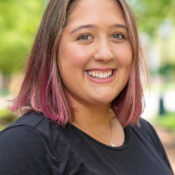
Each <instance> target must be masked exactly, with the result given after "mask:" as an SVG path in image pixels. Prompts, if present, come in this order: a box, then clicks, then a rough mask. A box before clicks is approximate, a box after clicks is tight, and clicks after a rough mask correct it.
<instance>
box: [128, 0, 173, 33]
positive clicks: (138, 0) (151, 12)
mask: <svg viewBox="0 0 175 175" xmlns="http://www.w3.org/2000/svg"><path fill="white" fill-rule="evenodd" d="M127 1H128V3H129V4H130V5H131V6H132V7H133V8H132V9H133V10H134V12H135V14H136V18H137V21H138V26H139V29H140V30H141V31H143V32H146V33H148V34H150V35H151V36H153V35H155V34H157V32H158V28H159V25H160V24H161V23H162V21H163V20H164V19H170V20H171V21H173V22H175V11H174V9H175V1H174V0H127Z"/></svg>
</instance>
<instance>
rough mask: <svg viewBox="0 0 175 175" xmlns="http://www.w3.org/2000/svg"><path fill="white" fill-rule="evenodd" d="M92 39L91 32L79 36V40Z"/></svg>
mask: <svg viewBox="0 0 175 175" xmlns="http://www.w3.org/2000/svg"><path fill="white" fill-rule="evenodd" d="M91 39H92V36H91V35H89V34H84V35H81V36H80V37H78V40H82V41H89V40H91Z"/></svg>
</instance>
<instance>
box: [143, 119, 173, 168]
mask: <svg viewBox="0 0 175 175" xmlns="http://www.w3.org/2000/svg"><path fill="white" fill-rule="evenodd" d="M141 123H142V124H141V125H143V126H144V127H145V129H146V130H147V134H148V135H149V138H150V139H151V141H152V143H153V144H154V145H155V147H156V149H157V150H158V151H159V154H160V155H161V156H162V158H163V159H164V161H165V162H166V164H167V165H168V167H169V168H170V169H171V170H172V168H171V165H170V163H169V160H168V157H167V154H166V152H165V149H164V147H163V144H162V142H161V140H160V138H159V136H158V134H157V132H156V130H155V129H154V127H153V126H152V125H151V124H150V123H149V122H148V121H146V120H144V119H142V122H141Z"/></svg>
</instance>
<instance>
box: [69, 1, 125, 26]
mask: <svg viewBox="0 0 175 175" xmlns="http://www.w3.org/2000/svg"><path fill="white" fill-rule="evenodd" d="M112 21H113V23H116V22H118V23H121V24H125V20H124V17H123V12H122V10H121V8H120V5H119V4H118V3H117V2H116V1H115V0H75V1H73V5H72V6H71V9H70V13H69V15H68V19H67V23H69V24H70V23H79V22H85V23H96V24H97V23H102V22H106V23H107V22H110V23H111V22H112Z"/></svg>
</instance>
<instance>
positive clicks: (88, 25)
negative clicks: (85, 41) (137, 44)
mask: <svg viewBox="0 0 175 175" xmlns="http://www.w3.org/2000/svg"><path fill="white" fill-rule="evenodd" d="M110 27H112V28H123V29H126V30H128V29H127V27H126V26H125V25H123V24H114V25H111V26H110ZM85 28H96V26H95V25H94V24H87V25H82V26H79V27H77V28H75V29H73V30H72V31H71V32H70V33H71V34H72V33H75V32H76V31H78V30H80V29H85Z"/></svg>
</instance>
